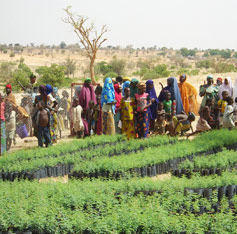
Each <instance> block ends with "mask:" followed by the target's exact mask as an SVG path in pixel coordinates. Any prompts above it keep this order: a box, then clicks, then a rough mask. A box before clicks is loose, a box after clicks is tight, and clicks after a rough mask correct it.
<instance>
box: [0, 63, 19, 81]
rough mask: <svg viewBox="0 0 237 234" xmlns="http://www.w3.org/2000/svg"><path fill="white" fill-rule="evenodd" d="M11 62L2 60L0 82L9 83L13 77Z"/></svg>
mask: <svg viewBox="0 0 237 234" xmlns="http://www.w3.org/2000/svg"><path fill="white" fill-rule="evenodd" d="M15 65H16V64H15V63H13V62H3V63H1V65H0V82H4V83H9V82H10V81H11V79H12V77H13V69H14V67H15Z"/></svg>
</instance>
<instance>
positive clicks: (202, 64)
mask: <svg viewBox="0 0 237 234" xmlns="http://www.w3.org/2000/svg"><path fill="white" fill-rule="evenodd" d="M214 64H215V61H213V60H210V59H206V60H201V61H198V62H196V66H197V67H198V68H206V69H208V68H210V67H212V66H213V65H214Z"/></svg>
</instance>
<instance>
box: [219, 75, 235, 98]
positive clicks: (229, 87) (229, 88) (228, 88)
mask: <svg viewBox="0 0 237 234" xmlns="http://www.w3.org/2000/svg"><path fill="white" fill-rule="evenodd" d="M225 79H227V80H228V85H226V84H225V82H223V84H222V85H221V86H220V88H219V92H218V95H219V99H222V92H223V91H227V92H228V94H229V96H230V97H232V96H233V89H234V85H233V83H232V80H231V78H230V77H225Z"/></svg>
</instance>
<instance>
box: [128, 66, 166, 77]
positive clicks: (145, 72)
mask: <svg viewBox="0 0 237 234" xmlns="http://www.w3.org/2000/svg"><path fill="white" fill-rule="evenodd" d="M133 74H134V75H139V76H140V77H141V78H142V79H144V80H149V79H157V78H161V77H168V76H169V75H170V71H169V70H168V69H167V65H165V64H161V65H157V66H155V67H152V68H148V67H147V64H144V66H142V67H141V68H140V71H137V72H134V73H133Z"/></svg>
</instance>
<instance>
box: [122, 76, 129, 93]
mask: <svg viewBox="0 0 237 234" xmlns="http://www.w3.org/2000/svg"><path fill="white" fill-rule="evenodd" d="M125 88H130V81H128V80H127V81H125V82H124V83H123V89H122V94H123V96H124V95H125V93H124V90H125Z"/></svg>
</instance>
